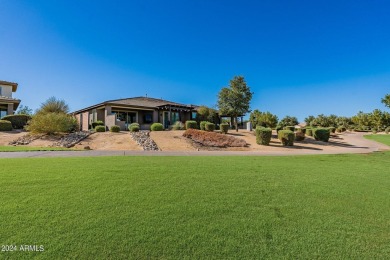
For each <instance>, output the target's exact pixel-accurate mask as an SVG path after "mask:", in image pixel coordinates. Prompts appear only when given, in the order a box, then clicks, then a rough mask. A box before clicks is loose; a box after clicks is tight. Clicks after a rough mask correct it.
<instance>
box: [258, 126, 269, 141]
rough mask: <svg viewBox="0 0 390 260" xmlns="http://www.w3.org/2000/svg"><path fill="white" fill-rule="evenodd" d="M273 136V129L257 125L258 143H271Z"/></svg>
mask: <svg viewBox="0 0 390 260" xmlns="http://www.w3.org/2000/svg"><path fill="white" fill-rule="evenodd" d="M271 137H272V129H271V128H265V127H256V143H257V144H260V145H269V143H270V142H271Z"/></svg>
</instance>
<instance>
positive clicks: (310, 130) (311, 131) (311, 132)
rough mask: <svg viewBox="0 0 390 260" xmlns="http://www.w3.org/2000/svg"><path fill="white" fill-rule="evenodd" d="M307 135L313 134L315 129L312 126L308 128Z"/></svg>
mask: <svg viewBox="0 0 390 260" xmlns="http://www.w3.org/2000/svg"><path fill="white" fill-rule="evenodd" d="M306 135H307V136H313V129H312V128H306Z"/></svg>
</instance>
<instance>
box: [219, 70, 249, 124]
mask: <svg viewBox="0 0 390 260" xmlns="http://www.w3.org/2000/svg"><path fill="white" fill-rule="evenodd" d="M252 95H253V92H251V91H250V88H249V86H248V85H247V84H246V82H245V79H244V77H242V76H235V77H234V78H233V79H232V80H230V85H229V87H225V88H222V89H221V91H220V92H219V95H218V108H219V111H220V114H222V115H226V116H230V117H232V118H234V123H235V127H236V131H238V117H239V116H242V115H245V114H246V113H248V112H250V102H251V100H252Z"/></svg>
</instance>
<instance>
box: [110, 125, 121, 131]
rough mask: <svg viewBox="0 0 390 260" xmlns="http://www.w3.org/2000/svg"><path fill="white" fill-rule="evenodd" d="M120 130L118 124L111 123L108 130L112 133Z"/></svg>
mask: <svg viewBox="0 0 390 260" xmlns="http://www.w3.org/2000/svg"><path fill="white" fill-rule="evenodd" d="M120 130H121V128H120V127H119V125H113V126H111V127H110V132H113V133H119V131H120Z"/></svg>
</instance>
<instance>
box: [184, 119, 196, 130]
mask: <svg viewBox="0 0 390 260" xmlns="http://www.w3.org/2000/svg"><path fill="white" fill-rule="evenodd" d="M186 129H198V123H197V122H196V121H193V120H188V121H186Z"/></svg>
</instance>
